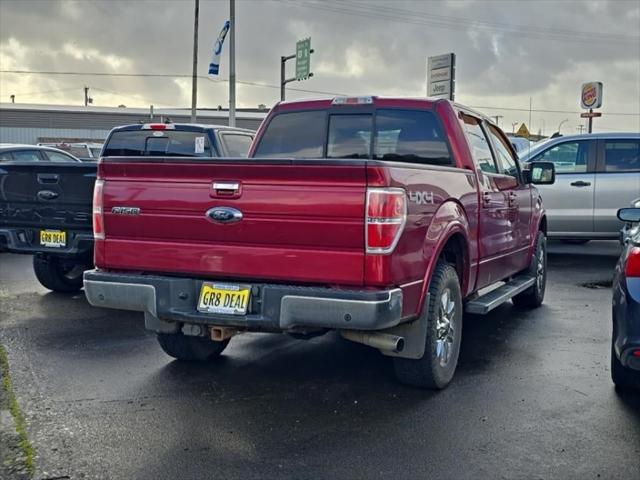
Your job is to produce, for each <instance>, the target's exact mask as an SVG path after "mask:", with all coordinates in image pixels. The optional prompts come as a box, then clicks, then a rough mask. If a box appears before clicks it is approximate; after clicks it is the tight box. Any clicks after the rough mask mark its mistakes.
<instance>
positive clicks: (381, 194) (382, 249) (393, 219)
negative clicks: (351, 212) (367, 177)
mask: <svg viewBox="0 0 640 480" xmlns="http://www.w3.org/2000/svg"><path fill="white" fill-rule="evenodd" d="M406 198H407V196H406V193H405V191H404V190H402V189H401V188H369V189H368V190H367V206H366V209H367V213H366V218H365V220H366V221H365V239H366V245H367V253H382V254H384V253H391V252H393V249H394V248H396V244H397V243H398V240H400V236H401V235H402V230H403V229H404V225H405V222H406V220H407V200H406Z"/></svg>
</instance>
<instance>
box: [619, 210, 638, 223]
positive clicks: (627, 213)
mask: <svg viewBox="0 0 640 480" xmlns="http://www.w3.org/2000/svg"><path fill="white" fill-rule="evenodd" d="M618 218H619V219H620V220H622V221H623V222H629V223H638V222H640V208H621V209H620V210H618Z"/></svg>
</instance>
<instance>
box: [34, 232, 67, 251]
mask: <svg viewBox="0 0 640 480" xmlns="http://www.w3.org/2000/svg"><path fill="white" fill-rule="evenodd" d="M66 244H67V232H62V231H60V230H40V245H44V246H45V247H56V248H60V247H64V246H65V245H66Z"/></svg>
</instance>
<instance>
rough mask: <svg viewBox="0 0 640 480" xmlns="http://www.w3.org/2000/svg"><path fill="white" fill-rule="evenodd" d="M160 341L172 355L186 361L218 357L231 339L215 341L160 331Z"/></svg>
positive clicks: (163, 348)
mask: <svg viewBox="0 0 640 480" xmlns="http://www.w3.org/2000/svg"><path fill="white" fill-rule="evenodd" d="M158 343H159V344H160V346H161V347H162V350H164V352H165V353H166V354H167V355H169V356H170V357H173V358H176V359H178V360H181V361H184V362H203V361H206V360H209V359H211V358H213V357H217V356H218V355H220V354H221V353H222V351H223V350H224V349H225V348H226V346H227V345H228V344H229V340H228V339H227V340H225V341H223V342H214V341H213V340H209V339H208V338H207V337H191V336H187V335H183V334H181V333H159V334H158Z"/></svg>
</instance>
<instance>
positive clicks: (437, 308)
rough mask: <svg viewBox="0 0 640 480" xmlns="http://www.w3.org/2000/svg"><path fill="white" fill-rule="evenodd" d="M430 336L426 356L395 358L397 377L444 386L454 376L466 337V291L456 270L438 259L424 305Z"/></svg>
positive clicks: (423, 385)
mask: <svg viewBox="0 0 640 480" xmlns="http://www.w3.org/2000/svg"><path fill="white" fill-rule="evenodd" d="M422 315H426V317H427V318H426V322H427V338H426V342H427V344H426V347H425V351H424V356H423V357H422V358H420V359H417V360H412V359H408V358H394V359H393V365H394V369H395V373H396V377H397V378H398V380H399V381H400V382H402V383H405V384H407V385H413V386H416V387H421V388H430V389H434V390H440V389H443V388H445V387H446V386H447V385H449V383H450V382H451V380H452V379H453V374H454V373H455V371H456V367H457V365H458V356H459V354H460V339H461V338H462V293H461V291H460V281H459V280H458V275H457V273H456V270H455V269H454V268H453V267H452V266H451V265H449V264H448V263H445V262H442V261H440V262H438V265H436V269H435V271H434V272H433V275H432V277H431V283H430V284H429V303H428V304H427V305H424V307H423V313H422Z"/></svg>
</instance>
